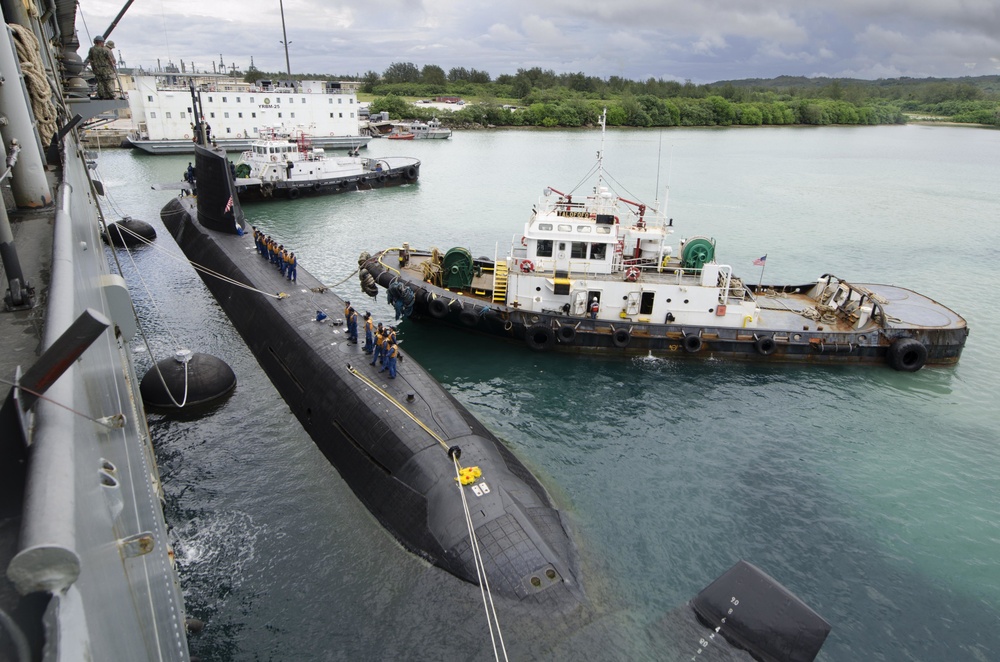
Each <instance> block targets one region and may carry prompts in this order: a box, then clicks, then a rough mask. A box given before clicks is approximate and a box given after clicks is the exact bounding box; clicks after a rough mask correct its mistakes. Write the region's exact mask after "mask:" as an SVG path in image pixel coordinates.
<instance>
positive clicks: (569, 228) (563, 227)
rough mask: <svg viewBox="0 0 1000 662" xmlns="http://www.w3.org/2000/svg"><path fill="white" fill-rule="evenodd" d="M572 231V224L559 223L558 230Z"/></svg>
mask: <svg viewBox="0 0 1000 662" xmlns="http://www.w3.org/2000/svg"><path fill="white" fill-rule="evenodd" d="M572 231H573V226H572V225H570V224H569V223H560V224H559V232H572Z"/></svg>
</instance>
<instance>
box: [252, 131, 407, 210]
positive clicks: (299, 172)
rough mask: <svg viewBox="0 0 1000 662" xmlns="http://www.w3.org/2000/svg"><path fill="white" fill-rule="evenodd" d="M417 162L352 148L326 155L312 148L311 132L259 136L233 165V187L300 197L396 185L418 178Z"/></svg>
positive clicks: (255, 194) (260, 195)
mask: <svg viewBox="0 0 1000 662" xmlns="http://www.w3.org/2000/svg"><path fill="white" fill-rule="evenodd" d="M419 176H420V161H419V160H418V159H415V158H411V157H407V156H395V157H384V158H369V157H361V156H358V155H357V151H356V150H355V151H353V152H350V153H348V154H347V155H346V156H345V155H336V156H334V155H328V154H326V153H325V152H324V150H323V149H322V148H319V147H314V146H313V145H312V141H311V139H310V138H309V136H307V135H305V134H302V133H300V134H299V135H297V136H295V137H290V136H282V135H279V134H278V133H276V132H274V131H271V132H266V133H263V134H262V137H261V138H260V139H258V140H254V141H253V142H252V143H251V144H250V149H248V150H247V151H245V152H243V154H242V155H241V156H240V158H239V161H238V162H237V164H236V185H237V186H238V187H239V193H240V197H241V198H242V199H243V200H255V199H256V200H267V199H270V198H288V199H291V200H295V199H296V198H300V197H302V196H303V195H315V194H329V193H345V192H347V191H357V190H366V189H373V188H383V187H386V186H400V185H402V184H410V183H413V182H415V181H417V178H418V177H419Z"/></svg>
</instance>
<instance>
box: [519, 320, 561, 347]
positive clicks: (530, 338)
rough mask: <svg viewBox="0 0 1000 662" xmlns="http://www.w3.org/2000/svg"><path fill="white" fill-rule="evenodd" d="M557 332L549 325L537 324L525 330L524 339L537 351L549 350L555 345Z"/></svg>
mask: <svg viewBox="0 0 1000 662" xmlns="http://www.w3.org/2000/svg"><path fill="white" fill-rule="evenodd" d="M555 340H556V334H555V332H554V331H553V330H552V329H551V328H550V327H547V326H544V325H542V324H536V325H534V326H530V327H528V329H527V330H526V331H525V332H524V341H525V342H526V343H528V347H530V348H531V349H533V350H535V351H536V352H547V351H548V350H550V349H552V346H553V345H555Z"/></svg>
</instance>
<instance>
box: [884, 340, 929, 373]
mask: <svg viewBox="0 0 1000 662" xmlns="http://www.w3.org/2000/svg"><path fill="white" fill-rule="evenodd" d="M886 356H887V358H888V359H889V365H890V366H892V367H893V368H894V369H896V370H901V371H903V372H916V371H917V370H920V369H921V368H923V367H924V364H925V363H927V346H926V345H924V344H923V343H922V342H920V341H919V340H917V339H916V338H899V339H897V340H895V341H893V343H892V344H891V345H889V351H888V352H887V354H886Z"/></svg>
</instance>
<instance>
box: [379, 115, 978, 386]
mask: <svg viewBox="0 0 1000 662" xmlns="http://www.w3.org/2000/svg"><path fill="white" fill-rule="evenodd" d="M602 128H603V121H602ZM602 153H603V150H602V152H598V163H597V183H596V185H595V187H594V189H593V193H592V194H590V195H587V196H581V197H575V196H574V195H573V194H572V193H563V192H561V191H558V190H556V189H554V188H551V187H550V188H546V189H545V190H544V195H543V196H542V197H541V199H540V200H539V202H538V204H536V205H535V208H534V210H533V211H532V214H531V217H530V218H529V220H528V222H527V223H526V224H525V226H524V231H523V234H522V235H521V237H520V238H519V239H515V241H514V242H513V245H512V247H511V250H510V252H509V254H508V256H507V257H506V258H505V259H500V260H489V259H485V258H476V259H473V257H472V255H471V253H470V252H469V251H468V250H466V249H464V248H452V249H451V250H449V251H447V252H445V253H443V254H442V253H440V252H439V251H437V250H432V251H423V252H421V251H415V250H411V249H410V248H409V245H408V244H404V245H403V247H402V248H395V249H389V250H385V251H382V252H381V253H378V254H377V255H376V256H375V257H373V258H369V257H368V256H367V255H363V256H362V259H361V264H362V267H363V268H364V270H365V271H364V272H362V274H361V276H362V279H363V280H364V278H365V276H366V274H368V275H370V276H371V277H372V278H374V280H375V281H376V282H378V283H379V284H380V285H382V286H383V287H386V288H387V289H388V291H389V298H390V301H391V302H397V301H398V302H399V303H400V304H401V312H403V313H406V312H407V311H409V312H413V311H415V312H416V313H417V317H421V318H431V319H433V320H440V321H444V322H450V323H452V324H455V325H459V326H463V327H466V328H469V329H474V330H476V331H481V332H487V333H490V334H493V335H499V336H503V337H507V338H510V339H515V340H521V341H523V342H525V343H526V344H527V345H528V346H529V347H530V348H532V349H535V350H550V349H558V350H566V351H576V352H598V353H621V354H647V353H652V354H654V355H667V356H688V357H710V356H715V357H730V358H746V359H750V358H754V359H761V360H783V361H797V362H806V361H808V362H812V361H816V362H841V363H877V362H882V361H888V363H889V364H890V365H891V366H892V367H894V368H896V369H899V370H906V371H913V370H919V369H920V368H921V367H923V366H924V365H925V364H952V363H956V362H957V361H958V359H959V356H960V355H961V352H962V348H963V347H964V345H965V339H966V337H967V335H968V328H967V326H966V323H965V320H964V319H963V318H962V317H961V316H959V315H958V314H956V313H955V312H953V311H951V310H950V309H948V308H946V307H945V306H943V305H941V304H939V303H937V302H936V301H933V300H932V299H930V298H928V297H925V296H923V295H920V294H917V293H916V292H913V291H910V290H907V289H903V288H900V287H895V286H891V285H877V284H868V283H853V282H848V281H845V280H843V279H840V278H837V277H836V276H833V275H830V274H824V275H823V276H821V277H820V278H819V279H817V281H815V282H812V283H805V284H800V285H778V286H775V285H766V286H762V285H760V284H757V285H754V284H752V283H746V282H744V281H743V280H742V279H740V278H738V277H736V275H734V273H733V269H732V267H731V266H730V265H727V264H721V263H719V262H717V261H716V259H715V249H716V244H715V240H714V239H711V238H708V237H702V236H691V237H688V238H685V239H682V240H680V241H679V242H678V245H677V250H676V252H675V251H674V248H673V246H671V245H670V244H669V243H668V239H669V237H670V235H671V234H672V233H673V223H672V220H668V219H667V218H666V217H665V215H664V214H663V213H662V211H661V210H659V209H656V208H655V206H654V207H647V206H646V205H644V204H642V203H639V202H635V201H632V200H628V199H625V198H623V197H621V196H619V195H616V194H615V193H613V192H612V191H611V190H610V188H609V187H608V185H607V184H606V181H605V178H604V171H603V167H602V161H601V159H602ZM390 254H392V255H391V257H390Z"/></svg>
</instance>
